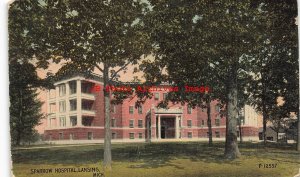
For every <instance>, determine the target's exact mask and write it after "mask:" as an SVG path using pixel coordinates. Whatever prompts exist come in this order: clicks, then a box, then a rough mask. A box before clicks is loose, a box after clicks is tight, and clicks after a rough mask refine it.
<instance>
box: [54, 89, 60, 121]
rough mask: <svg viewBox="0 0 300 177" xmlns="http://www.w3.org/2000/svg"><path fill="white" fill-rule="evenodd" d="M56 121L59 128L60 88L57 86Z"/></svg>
mask: <svg viewBox="0 0 300 177" xmlns="http://www.w3.org/2000/svg"><path fill="white" fill-rule="evenodd" d="M55 107H56V109H55V120H56V125H55V126H56V127H58V126H59V86H58V85H57V86H55Z"/></svg>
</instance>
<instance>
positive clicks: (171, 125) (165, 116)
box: [155, 108, 182, 139]
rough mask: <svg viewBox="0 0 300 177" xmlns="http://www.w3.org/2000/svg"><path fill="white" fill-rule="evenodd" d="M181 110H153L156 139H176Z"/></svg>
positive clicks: (178, 131)
mask: <svg viewBox="0 0 300 177" xmlns="http://www.w3.org/2000/svg"><path fill="white" fill-rule="evenodd" d="M181 117H182V109H180V108H178V109H155V120H156V121H155V124H156V139H178V138H180V137H179V134H180V127H181V124H180V122H181Z"/></svg>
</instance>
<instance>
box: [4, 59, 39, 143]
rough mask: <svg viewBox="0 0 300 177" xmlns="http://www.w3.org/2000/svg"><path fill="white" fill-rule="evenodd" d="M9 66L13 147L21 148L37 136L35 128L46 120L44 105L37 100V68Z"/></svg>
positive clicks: (15, 64) (31, 66) (29, 65)
mask: <svg viewBox="0 0 300 177" xmlns="http://www.w3.org/2000/svg"><path fill="white" fill-rule="evenodd" d="M9 65H10V66H9V80H10V84H9V98H10V108H9V111H10V132H11V138H12V145H17V146H19V145H21V143H25V142H26V141H28V140H30V139H31V137H33V136H34V135H35V133H36V132H35V127H36V126H37V125H39V124H40V121H41V119H42V118H44V115H43V114H42V113H41V106H42V104H43V103H42V102H41V101H39V100H38V98H37V95H38V93H37V92H36V88H35V87H36V84H38V82H39V81H38V80H39V79H38V77H37V74H36V71H35V67H34V66H33V65H32V64H29V63H24V64H20V63H18V62H13V63H10V64H9ZM20 71H22V72H20ZM35 81H36V82H35Z"/></svg>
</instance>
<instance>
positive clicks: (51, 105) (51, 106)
mask: <svg viewBox="0 0 300 177" xmlns="http://www.w3.org/2000/svg"><path fill="white" fill-rule="evenodd" d="M55 107H56V105H55V103H51V104H49V112H50V113H55V112H56V110H55Z"/></svg>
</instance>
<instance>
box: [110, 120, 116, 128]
mask: <svg viewBox="0 0 300 177" xmlns="http://www.w3.org/2000/svg"><path fill="white" fill-rule="evenodd" d="M111 127H116V119H115V118H113V119H111Z"/></svg>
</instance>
